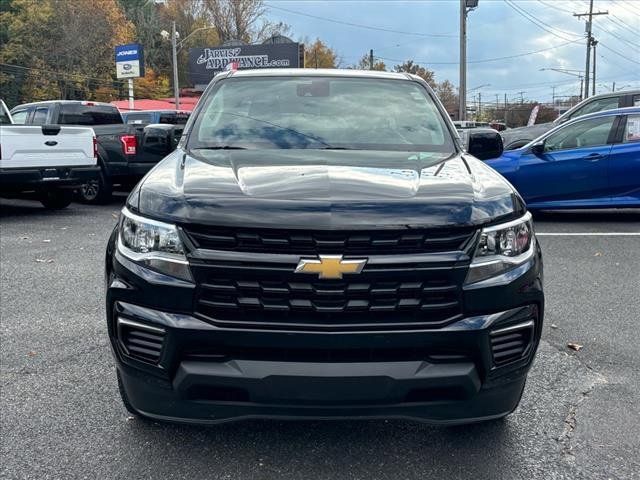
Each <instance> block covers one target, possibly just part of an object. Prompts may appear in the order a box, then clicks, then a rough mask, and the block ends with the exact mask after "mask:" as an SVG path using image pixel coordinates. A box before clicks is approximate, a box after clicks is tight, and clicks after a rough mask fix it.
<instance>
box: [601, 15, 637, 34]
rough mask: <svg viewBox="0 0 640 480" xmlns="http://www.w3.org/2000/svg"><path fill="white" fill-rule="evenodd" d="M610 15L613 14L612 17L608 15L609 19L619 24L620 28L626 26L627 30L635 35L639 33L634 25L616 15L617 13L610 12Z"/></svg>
mask: <svg viewBox="0 0 640 480" xmlns="http://www.w3.org/2000/svg"><path fill="white" fill-rule="evenodd" d="M609 15H611V17H607V20H609V21H611V22H613V23H614V24H615V25H617V26H618V27H620V28H624V29H625V30H627V31H628V32H630V33H632V34H634V35H637V34H638V32H637V30H634V29H633V27H631V26H629V25H628V24H627V23H625V22H624V20H621V19H620V18H618V17H616V16H615V14H613V13H609Z"/></svg>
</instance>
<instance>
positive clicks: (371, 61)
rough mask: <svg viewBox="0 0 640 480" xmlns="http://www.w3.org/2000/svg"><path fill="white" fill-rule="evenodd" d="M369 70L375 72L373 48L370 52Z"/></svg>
mask: <svg viewBox="0 0 640 480" xmlns="http://www.w3.org/2000/svg"><path fill="white" fill-rule="evenodd" d="M369 70H373V48H372V49H371V50H369Z"/></svg>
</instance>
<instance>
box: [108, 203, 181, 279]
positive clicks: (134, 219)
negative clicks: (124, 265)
mask: <svg viewBox="0 0 640 480" xmlns="http://www.w3.org/2000/svg"><path fill="white" fill-rule="evenodd" d="M118 252H119V253H120V254H122V255H123V256H125V257H126V258H128V259H129V260H132V261H134V262H136V263H138V264H140V265H143V266H145V267H149V268H151V269H153V270H156V271H158V272H160V273H164V274H166V275H171V276H172V277H177V278H180V279H182V280H187V281H189V282H192V281H193V278H192V276H191V270H189V261H188V260H187V257H186V256H185V254H184V247H183V245H182V240H180V236H179V235H178V229H177V228H176V226H175V225H172V224H170V223H164V222H159V221H157V220H152V219H150V218H144V217H141V216H139V215H135V214H133V213H131V212H130V211H129V210H128V209H127V208H126V207H125V208H123V209H122V215H121V217H120V225H119V232H118Z"/></svg>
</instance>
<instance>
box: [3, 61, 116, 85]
mask: <svg viewBox="0 0 640 480" xmlns="http://www.w3.org/2000/svg"><path fill="white" fill-rule="evenodd" d="M0 66H2V67H9V68H17V69H20V70H34V71H38V72H45V73H51V74H53V75H57V76H59V77H81V78H82V79H84V80H93V81H96V82H99V83H103V84H105V85H107V84H108V85H113V84H114V83H120V84H123V85H124V84H126V83H127V82H125V81H122V80H109V79H106V78H98V77H90V76H87V75H83V74H81V73H63V72H56V71H53V70H46V69H44V68H35V67H23V66H21V65H13V64H10V63H0Z"/></svg>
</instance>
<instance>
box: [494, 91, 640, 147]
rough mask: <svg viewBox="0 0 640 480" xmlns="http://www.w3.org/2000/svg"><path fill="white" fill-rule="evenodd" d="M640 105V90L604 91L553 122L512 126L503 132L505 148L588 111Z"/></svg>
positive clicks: (535, 136)
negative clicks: (518, 126) (528, 125)
mask: <svg viewBox="0 0 640 480" xmlns="http://www.w3.org/2000/svg"><path fill="white" fill-rule="evenodd" d="M633 106H640V90H627V91H621V92H612V93H603V94H602V95H595V96H593V97H589V98H587V99H585V100H583V101H582V102H580V103H578V104H577V105H576V106H574V107H573V108H571V109H570V110H567V111H566V112H565V113H563V114H562V115H560V116H559V117H558V118H557V119H555V120H554V121H553V122H548V123H539V124H537V125H532V126H530V127H520V128H511V129H508V130H505V131H504V132H502V140H503V143H504V149H505V150H515V149H517V148H520V147H523V146H524V145H526V144H527V143H529V142H530V141H531V140H533V139H534V138H537V137H539V136H540V135H542V134H543V133H545V132H548V131H549V130H551V129H552V128H555V127H557V126H558V125H562V124H563V123H565V122H568V121H569V120H572V119H574V118H578V117H579V116H581V115H586V114H588V113H595V112H602V111H604V110H610V109H612V108H624V107H633Z"/></svg>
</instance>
